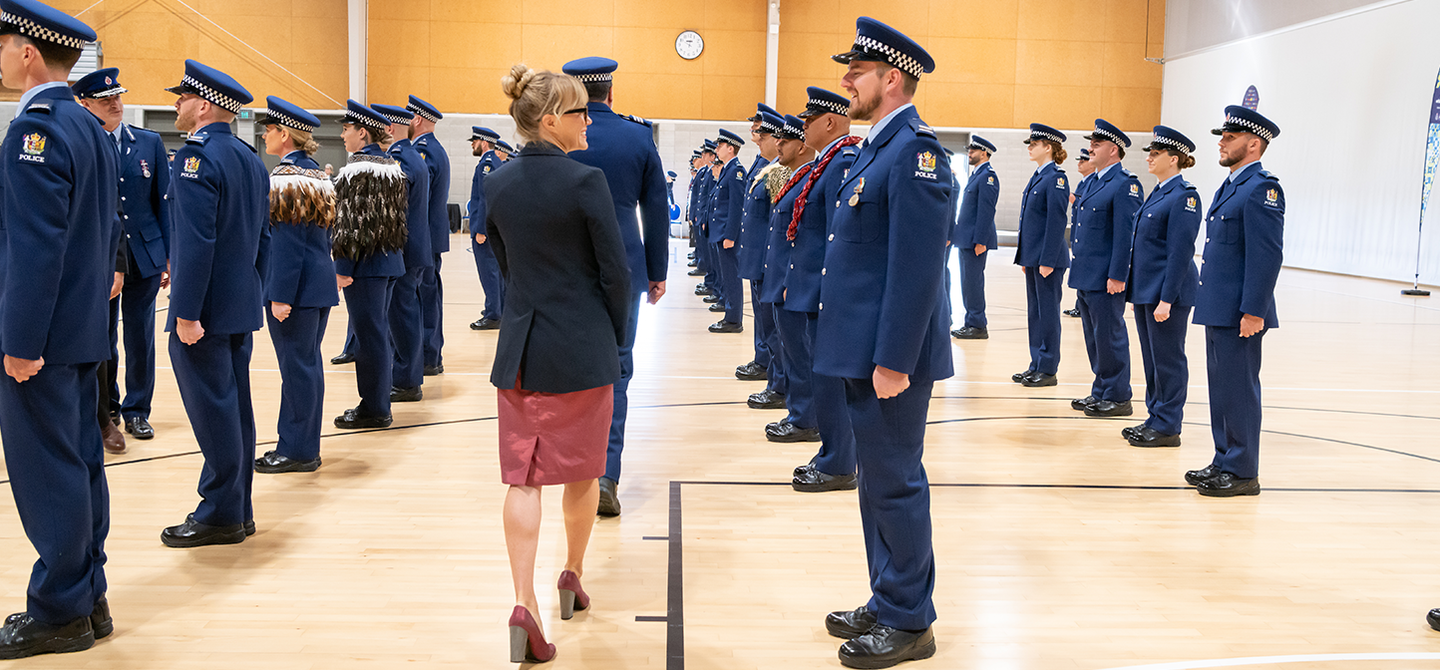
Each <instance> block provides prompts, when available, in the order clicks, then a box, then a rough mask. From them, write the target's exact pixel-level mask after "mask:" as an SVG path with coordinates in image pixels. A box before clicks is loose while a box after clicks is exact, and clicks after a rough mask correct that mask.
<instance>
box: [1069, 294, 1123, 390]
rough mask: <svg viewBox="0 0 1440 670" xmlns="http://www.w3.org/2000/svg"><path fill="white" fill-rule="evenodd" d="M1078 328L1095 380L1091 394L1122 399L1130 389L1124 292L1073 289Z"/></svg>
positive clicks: (1091, 386)
mask: <svg viewBox="0 0 1440 670" xmlns="http://www.w3.org/2000/svg"><path fill="white" fill-rule="evenodd" d="M1076 293H1077V294H1078V295H1079V300H1078V302H1079V305H1080V329H1081V330H1083V331H1085V353H1086V354H1087V355H1088V356H1089V357H1090V371H1091V372H1093V373H1095V381H1093V382H1091V384H1090V395H1093V396H1095V397H1096V398H1098V399H1100V400H1109V401H1110V402H1125V401H1126V400H1129V399H1130V397H1131V396H1132V395H1133V391H1132V390H1131V389H1130V333H1129V331H1127V330H1126V329H1125V294H1124V293H1123V292H1122V293H1106V292H1105V291H1076Z"/></svg>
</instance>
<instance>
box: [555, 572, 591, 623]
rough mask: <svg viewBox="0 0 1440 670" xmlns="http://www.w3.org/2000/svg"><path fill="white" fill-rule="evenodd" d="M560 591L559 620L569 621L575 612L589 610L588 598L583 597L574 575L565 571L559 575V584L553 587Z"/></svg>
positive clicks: (578, 582)
mask: <svg viewBox="0 0 1440 670" xmlns="http://www.w3.org/2000/svg"><path fill="white" fill-rule="evenodd" d="M555 587H556V588H558V589H560V618H561V619H565V620H567V621H568V620H569V619H570V617H572V616H575V610H584V609H589V608H590V596H587V595H585V589H582V588H580V578H579V577H577V576H576V575H575V573H573V572H571V571H569V570H566V571H564V572H561V573H560V582H559V583H558V584H556V585H555Z"/></svg>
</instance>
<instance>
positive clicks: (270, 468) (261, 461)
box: [251, 451, 320, 533]
mask: <svg viewBox="0 0 1440 670" xmlns="http://www.w3.org/2000/svg"><path fill="white" fill-rule="evenodd" d="M319 469H320V457H318V456H317V457H315V460H313V461H297V460H295V459H293V458H287V457H285V456H281V455H280V452H278V451H267V452H265V455H264V456H261V457H260V458H257V459H255V471H256V472H261V473H264V474H267V475H274V474H279V473H282V472H314V471H316V470H319ZM252 523H253V522H252ZM251 532H252V533H253V531H251Z"/></svg>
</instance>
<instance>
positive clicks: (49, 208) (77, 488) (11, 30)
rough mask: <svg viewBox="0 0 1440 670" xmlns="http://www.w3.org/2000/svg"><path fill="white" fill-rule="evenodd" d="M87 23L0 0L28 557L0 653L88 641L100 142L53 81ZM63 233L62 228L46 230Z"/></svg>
mask: <svg viewBox="0 0 1440 670" xmlns="http://www.w3.org/2000/svg"><path fill="white" fill-rule="evenodd" d="M94 40H95V32H94V31H93V30H91V29H90V27H89V26H87V25H85V24H84V23H81V22H80V21H78V20H76V19H74V18H72V17H70V16H68V15H66V14H64V13H62V12H60V11H58V10H56V9H54V8H52V7H49V6H47V5H44V4H42V3H40V2H37V1H36V0H0V81H3V82H4V84H5V86H6V87H7V88H17V90H19V89H18V87H20V86H22V85H23V86H24V87H25V88H24V89H23V91H24V92H23V94H22V95H21V96H20V104H19V106H18V108H17V113H16V116H15V120H14V121H12V122H11V123H10V126H9V128H7V129H6V131H5V141H4V145H3V147H0V189H3V192H0V220H3V222H4V226H0V352H3V353H4V357H5V374H4V375H3V376H0V440H3V442H4V448H5V463H6V466H7V470H8V472H9V477H10V491H11V493H12V494H13V495H14V496H15V508H16V511H17V512H18V513H19V515H20V523H21V526H22V527H23V528H24V530H25V535H26V537H28V538H29V540H30V543H31V544H32V545H33V546H34V547H35V551H36V553H38V554H39V557H40V558H39V560H38V561H36V562H35V566H34V568H33V569H32V571H31V574H30V584H29V588H28V589H27V590H26V604H25V611H23V612H20V613H17V614H13V615H10V616H9V617H7V618H6V619H5V623H4V627H3V628H0V658H4V659H12V658H24V657H26V656H33V655H36V654H44V653H55V652H72V651H81V650H83V649H88V648H90V647H91V646H92V645H94V644H95V639H96V638H100V637H105V636H106V635H108V634H110V632H111V630H112V629H113V623H112V622H111V619H110V608H109V604H108V603H107V602H106V599H105V590H106V581H105V570H104V565H105V537H106V535H107V534H108V533H109V530H110V496H109V491H108V489H107V487H106V483H105V470H104V459H105V456H104V452H103V450H102V447H101V443H100V428H99V426H98V425H97V424H96V422H95V419H94V416H95V406H96V402H97V399H98V394H99V385H98V384H97V383H96V371H97V370H98V368H99V364H100V361H103V360H106V359H108V358H109V357H110V345H109V337H108V335H107V331H108V320H109V311H108V309H107V305H106V303H107V302H108V299H109V295H110V287H111V285H112V283H113V280H114V274H113V269H112V268H113V267H114V259H115V248H114V246H113V243H114V238H113V236H114V228H115V224H114V220H115V211H116V204H117V197H118V196H117V194H116V185H117V183H118V181H117V180H118V177H117V174H116V171H117V167H116V166H117V159H118V156H117V154H116V152H115V148H114V142H113V140H111V138H109V137H107V136H106V134H105V131H104V130H103V129H102V128H101V126H100V124H99V123H96V122H95V117H94V116H93V115H91V114H90V112H87V111H85V109H83V108H82V107H81V106H80V105H78V104H76V103H75V100H74V98H73V97H72V95H71V92H70V89H69V87H67V86H66V83H65V80H66V77H67V75H68V74H69V71H70V68H71V67H72V66H73V65H74V64H75V61H76V60H78V59H79V57H80V51H81V49H82V48H83V47H84V45H85V43H87V42H92V41H94ZM57 229H63V231H64V233H65V234H63V235H57V234H54V232H55V231H56V230H57Z"/></svg>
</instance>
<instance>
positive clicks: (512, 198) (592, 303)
mask: <svg viewBox="0 0 1440 670" xmlns="http://www.w3.org/2000/svg"><path fill="white" fill-rule="evenodd" d="M485 202H486V204H487V209H486V212H485V231H486V235H488V236H489V237H488V239H487V240H486V241H487V242H489V244H490V246H491V248H492V250H493V251H494V252H495V260H496V261H498V262H499V264H500V272H501V273H502V274H504V275H505V313H504V314H503V315H502V317H501V323H502V324H504V325H503V326H502V327H501V328H500V341H499V343H498V344H497V345H496V347H495V365H494V367H493V368H492V369H491V371H490V383H492V384H494V385H495V386H496V387H498V388H502V389H513V388H515V387H516V383H515V379H516V375H517V374H519V373H520V372H521V371H522V370H523V371H524V379H523V380H522V381H521V383H520V385H519V386H520V387H521V388H523V389H525V390H527V391H540V392H544V393H570V392H573V391H583V390H586V389H592V388H598V387H601V386H606V385H609V384H613V383H615V381H616V380H618V379H619V378H620V350H619V344H618V343H619V342H623V341H624V340H625V328H626V327H627V323H628V321H629V314H630V301H631V300H635V299H636V296H635V295H634V294H632V293H631V291H630V270H629V268H628V266H627V264H626V260H625V246H624V243H623V242H621V239H620V224H619V223H617V222H616V218H615V204H614V203H613V202H612V199H611V197H610V187H609V186H608V185H607V183H606V181H605V173H604V172H601V171H600V169H599V168H593V167H589V166H586V165H584V164H582V163H580V162H579V161H576V160H575V159H573V158H570V157H569V156H566V155H565V153H564V152H562V151H560V149H559V148H557V147H555V146H554V145H550V144H545V143H543V142H531V143H529V144H526V145H525V149H524V150H523V151H521V152H520V153H519V154H518V155H517V156H516V157H515V158H514V159H513V160H511V161H510V162H509V163H508V164H507V165H506V167H505V169H504V170H497V171H494V172H492V173H490V176H489V177H487V178H486V179H485Z"/></svg>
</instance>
